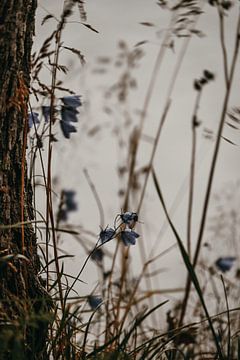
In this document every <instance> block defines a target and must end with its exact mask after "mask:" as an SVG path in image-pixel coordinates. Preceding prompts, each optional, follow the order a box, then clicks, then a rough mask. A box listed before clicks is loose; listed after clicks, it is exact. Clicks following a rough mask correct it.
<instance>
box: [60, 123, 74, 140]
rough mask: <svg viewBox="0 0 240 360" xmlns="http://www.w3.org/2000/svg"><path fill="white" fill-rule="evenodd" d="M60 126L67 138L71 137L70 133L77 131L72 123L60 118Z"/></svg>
mask: <svg viewBox="0 0 240 360" xmlns="http://www.w3.org/2000/svg"><path fill="white" fill-rule="evenodd" d="M60 127H61V130H62V132H63V135H64V136H65V138H66V139H70V134H71V133H75V132H77V129H76V128H75V126H73V125H72V124H69V123H68V122H66V121H63V120H60Z"/></svg>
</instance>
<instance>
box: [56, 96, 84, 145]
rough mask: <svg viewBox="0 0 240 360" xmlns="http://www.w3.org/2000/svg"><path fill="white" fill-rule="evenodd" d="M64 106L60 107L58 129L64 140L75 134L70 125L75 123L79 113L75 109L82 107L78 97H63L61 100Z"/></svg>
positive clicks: (73, 127)
mask: <svg viewBox="0 0 240 360" xmlns="http://www.w3.org/2000/svg"><path fill="white" fill-rule="evenodd" d="M61 100H62V102H63V104H64V105H62V107H61V120H60V127H61V130H62V132H63V135H64V137H65V138H66V139H69V138H70V134H71V133H74V132H77V129H76V127H75V126H74V125H73V124H72V123H73V122H75V123H76V122H77V121H78V118H77V115H78V114H79V111H78V110H77V108H78V107H79V106H81V105H82V103H81V100H80V96H79V95H71V96H64V97H63V98H61Z"/></svg>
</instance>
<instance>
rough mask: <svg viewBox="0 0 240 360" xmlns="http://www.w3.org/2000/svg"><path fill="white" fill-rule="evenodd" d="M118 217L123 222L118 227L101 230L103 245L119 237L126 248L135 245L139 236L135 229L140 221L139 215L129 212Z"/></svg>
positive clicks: (100, 235) (100, 236)
mask: <svg viewBox="0 0 240 360" xmlns="http://www.w3.org/2000/svg"><path fill="white" fill-rule="evenodd" d="M118 217H119V218H120V220H121V223H120V225H118V226H117V227H116V226H114V228H111V227H108V226H107V227H106V228H105V229H102V230H101V232H100V234H99V238H100V241H101V243H102V244H104V243H106V242H108V241H110V240H112V239H113V238H115V237H117V236H118V235H119V236H120V239H121V240H122V242H123V244H124V245H125V246H129V245H135V244H136V239H137V238H138V237H139V234H137V233H136V232H135V231H134V230H133V228H134V227H135V224H136V222H137V221H138V215H137V214H136V213H134V212H129V211H127V212H125V213H123V214H120V215H118V216H117V218H118Z"/></svg>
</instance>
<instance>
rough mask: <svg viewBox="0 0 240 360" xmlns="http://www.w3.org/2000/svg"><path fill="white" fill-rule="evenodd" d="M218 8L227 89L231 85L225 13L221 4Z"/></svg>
mask: <svg viewBox="0 0 240 360" xmlns="http://www.w3.org/2000/svg"><path fill="white" fill-rule="evenodd" d="M217 8H218V15H219V28H220V41H221V48H222V53H223V68H224V77H225V84H226V88H227V87H228V84H229V78H228V57H227V49H226V44H225V37H224V12H223V9H222V8H221V6H220V5H219V4H218V5H217Z"/></svg>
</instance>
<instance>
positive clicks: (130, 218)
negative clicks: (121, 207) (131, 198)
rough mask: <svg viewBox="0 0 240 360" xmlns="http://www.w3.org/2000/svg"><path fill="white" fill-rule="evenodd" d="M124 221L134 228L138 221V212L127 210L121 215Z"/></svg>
mask: <svg viewBox="0 0 240 360" xmlns="http://www.w3.org/2000/svg"><path fill="white" fill-rule="evenodd" d="M120 218H121V219H122V222H123V223H124V224H126V225H128V226H129V227H130V228H133V227H134V225H135V223H136V222H137V221H138V214H137V213H135V212H130V211H127V212H125V213H123V214H121V215H120Z"/></svg>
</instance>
